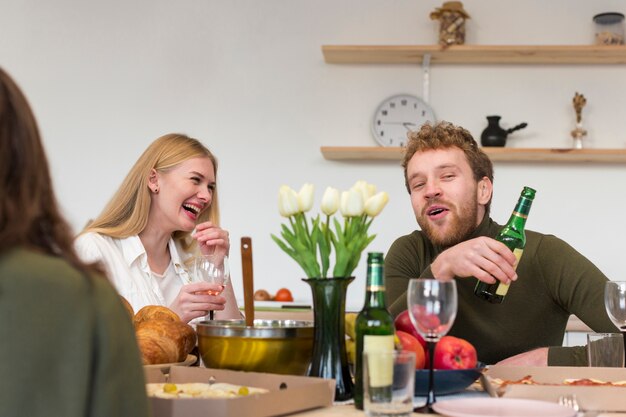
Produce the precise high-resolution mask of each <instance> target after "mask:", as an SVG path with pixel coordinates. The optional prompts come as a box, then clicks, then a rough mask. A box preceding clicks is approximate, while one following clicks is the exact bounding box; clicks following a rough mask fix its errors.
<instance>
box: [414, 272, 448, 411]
mask: <svg viewBox="0 0 626 417" xmlns="http://www.w3.org/2000/svg"><path fill="white" fill-rule="evenodd" d="M407 304H408V310H409V317H410V318H411V323H413V326H415V329H416V330H417V332H418V333H419V334H420V335H421V336H422V337H423V338H424V340H425V341H426V346H427V347H428V357H429V366H428V396H427V397H426V404H425V405H424V406H422V407H417V408H415V410H413V411H415V412H417V413H433V409H432V405H433V404H434V403H435V386H434V382H435V380H434V371H433V365H434V358H435V345H436V344H437V342H438V341H439V339H441V337H442V336H444V335H445V334H446V333H448V331H449V330H450V327H452V323H454V319H455V318H456V310H457V293H456V282H455V281H437V280H436V279H424V278H419V279H412V280H410V281H409V289H408V292H407Z"/></svg>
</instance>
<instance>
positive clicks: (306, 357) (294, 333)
mask: <svg viewBox="0 0 626 417" xmlns="http://www.w3.org/2000/svg"><path fill="white" fill-rule="evenodd" d="M196 332H197V333H198V351H199V353H200V356H201V357H202V362H203V363H204V365H205V366H206V367H207V368H216V369H233V370H238V371H249V372H268V373H274V374H288V375H306V372H307V370H308V368H309V364H310V363H311V357H312V354H313V333H314V327H313V322H312V321H304V320H254V325H253V326H250V327H247V326H246V324H245V322H244V321H243V320H211V321H208V320H207V321H203V322H200V323H198V325H197V327H196Z"/></svg>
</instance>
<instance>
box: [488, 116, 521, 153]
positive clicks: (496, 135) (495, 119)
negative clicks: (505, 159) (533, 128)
mask: <svg viewBox="0 0 626 417" xmlns="http://www.w3.org/2000/svg"><path fill="white" fill-rule="evenodd" d="M487 122H488V124H487V127H486V128H485V130H483V133H482V134H481V135H480V144H481V145H483V146H504V145H505V144H506V137H507V135H508V134H509V133H512V132H515V131H516V130H519V129H523V128H525V127H526V126H528V124H527V123H520V124H518V125H517V126H515V127H512V128H510V129H506V130H505V129H503V128H502V127H500V116H487Z"/></svg>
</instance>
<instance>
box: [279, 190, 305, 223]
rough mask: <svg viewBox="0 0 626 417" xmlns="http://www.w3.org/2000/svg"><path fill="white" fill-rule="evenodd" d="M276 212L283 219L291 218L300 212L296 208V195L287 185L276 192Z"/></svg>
mask: <svg viewBox="0 0 626 417" xmlns="http://www.w3.org/2000/svg"><path fill="white" fill-rule="evenodd" d="M278 211H279V212H280V215H281V216H283V217H291V216H293V215H294V214H296V213H298V212H299V211H300V209H299V207H298V194H296V192H295V191H294V190H293V189H291V188H290V187H289V186H287V185H283V186H281V187H280V189H279V190H278Z"/></svg>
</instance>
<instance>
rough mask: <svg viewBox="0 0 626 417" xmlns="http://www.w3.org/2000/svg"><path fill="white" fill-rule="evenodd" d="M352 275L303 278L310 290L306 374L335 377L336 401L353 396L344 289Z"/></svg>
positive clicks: (350, 280)
mask: <svg viewBox="0 0 626 417" xmlns="http://www.w3.org/2000/svg"><path fill="white" fill-rule="evenodd" d="M353 280H354V277H345V278H305V279H303V281H304V282H306V283H307V284H309V285H310V286H311V291H312V293H313V316H314V320H315V330H314V336H313V358H312V360H311V366H310V368H309V372H308V376H316V377H321V378H328V379H334V380H335V401H346V400H349V399H351V398H352V397H353V396H354V383H353V382H352V375H351V373H350V367H349V365H348V355H347V353H346V336H345V312H346V293H347V291H348V285H349V284H350V283H351V282H352V281H353Z"/></svg>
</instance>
